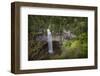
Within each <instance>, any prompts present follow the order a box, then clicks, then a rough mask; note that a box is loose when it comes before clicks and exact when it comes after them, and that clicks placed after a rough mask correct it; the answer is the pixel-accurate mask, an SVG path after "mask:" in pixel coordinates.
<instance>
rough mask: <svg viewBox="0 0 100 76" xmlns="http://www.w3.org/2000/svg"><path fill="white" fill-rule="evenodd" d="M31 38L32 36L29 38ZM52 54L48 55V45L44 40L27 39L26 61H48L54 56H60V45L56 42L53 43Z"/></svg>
mask: <svg viewBox="0 0 100 76" xmlns="http://www.w3.org/2000/svg"><path fill="white" fill-rule="evenodd" d="M30 37H32V36H30ZM53 51H54V53H53V54H49V53H48V43H47V41H44V40H33V39H32V38H29V41H28V60H48V59H54V58H52V57H53V56H55V55H60V54H61V50H60V44H59V42H58V41H53Z"/></svg>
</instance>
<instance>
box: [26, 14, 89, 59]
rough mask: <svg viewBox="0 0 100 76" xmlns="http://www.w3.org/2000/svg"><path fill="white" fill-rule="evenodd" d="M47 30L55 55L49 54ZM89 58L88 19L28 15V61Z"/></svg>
mask: <svg viewBox="0 0 100 76" xmlns="http://www.w3.org/2000/svg"><path fill="white" fill-rule="evenodd" d="M47 29H49V30H50V32H51V35H52V46H53V47H52V48H53V53H52V54H50V53H49V52H48V50H49V49H48V42H47ZM87 57H88V18H87V17H73V16H47V15H28V60H52V59H79V58H87Z"/></svg>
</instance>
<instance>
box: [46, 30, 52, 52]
mask: <svg viewBox="0 0 100 76" xmlns="http://www.w3.org/2000/svg"><path fill="white" fill-rule="evenodd" d="M47 41H48V52H49V53H50V54H53V47H52V46H53V44H52V35H51V32H50V29H47Z"/></svg>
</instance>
